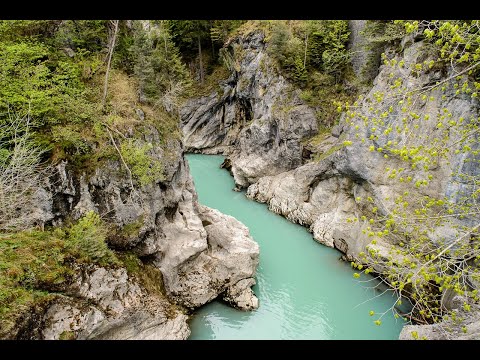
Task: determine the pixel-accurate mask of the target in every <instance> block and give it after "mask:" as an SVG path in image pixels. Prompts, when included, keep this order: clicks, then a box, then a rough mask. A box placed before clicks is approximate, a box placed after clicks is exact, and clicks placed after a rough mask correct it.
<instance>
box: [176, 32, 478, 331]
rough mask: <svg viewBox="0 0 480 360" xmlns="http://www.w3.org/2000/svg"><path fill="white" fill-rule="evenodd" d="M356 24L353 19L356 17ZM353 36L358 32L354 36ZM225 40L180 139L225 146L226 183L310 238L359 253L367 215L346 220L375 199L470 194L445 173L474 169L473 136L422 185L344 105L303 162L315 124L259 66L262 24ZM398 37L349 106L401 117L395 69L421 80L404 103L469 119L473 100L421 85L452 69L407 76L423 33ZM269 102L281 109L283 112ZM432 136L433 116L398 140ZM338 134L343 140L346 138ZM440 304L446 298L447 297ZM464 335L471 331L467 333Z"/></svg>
mask: <svg viewBox="0 0 480 360" xmlns="http://www.w3.org/2000/svg"><path fill="white" fill-rule="evenodd" d="M356 26H357V27H358V26H360V27H361V26H362V24H356ZM357 30H358V29H357ZM357 35H358V34H356V36H357ZM357 38H358V36H357ZM360 41H363V40H362V39H361V38H360ZM233 44H236V45H237V46H239V47H241V48H242V49H243V50H244V51H246V53H245V55H244V56H243V57H242V61H240V63H239V66H238V70H236V71H235V73H234V74H233V75H232V76H231V77H230V78H229V79H228V81H226V82H224V83H223V84H222V87H223V94H218V93H212V94H211V95H210V96H208V97H204V98H197V99H193V100H191V101H190V102H189V103H188V104H187V105H186V106H185V108H184V109H183V112H182V126H183V127H182V129H183V133H184V136H185V138H184V139H185V140H184V141H185V144H186V146H187V148H188V149H189V150H190V151H199V152H204V153H213V152H221V153H224V154H227V155H228V158H229V160H230V161H231V163H230V165H231V171H232V173H233V176H234V178H235V182H236V183H237V184H238V185H239V186H242V187H248V190H247V193H246V195H247V196H248V197H250V198H252V199H254V200H256V201H259V202H264V203H267V204H268V206H269V209H270V210H272V211H274V212H276V213H279V214H281V215H283V216H285V217H286V218H288V219H289V220H291V221H293V222H297V223H299V224H302V225H305V226H307V227H308V228H309V229H310V231H311V232H312V233H313V237H314V238H315V239H316V240H317V241H319V242H321V243H322V244H325V245H327V246H330V247H334V248H336V249H338V250H339V251H340V252H342V253H344V254H345V258H346V259H349V260H355V261H359V258H360V255H359V254H361V253H362V252H366V251H367V250H366V249H367V245H368V244H370V242H371V238H369V237H368V235H367V231H366V229H367V227H368V226H369V224H368V221H367V220H364V221H360V222H351V221H349V219H353V218H361V216H362V215H366V216H367V219H368V216H369V215H370V214H371V212H372V209H373V208H374V207H375V211H376V210H377V209H378V211H379V213H380V214H383V215H385V214H387V213H388V209H389V208H390V209H391V208H392V206H393V201H394V199H396V198H397V197H398V196H402V195H404V194H405V192H406V191H409V196H410V198H411V199H419V198H422V197H423V196H432V197H437V198H443V197H449V198H450V199H451V200H452V201H454V202H455V201H459V200H460V197H461V196H467V197H470V196H471V195H472V193H473V191H475V189H474V187H472V186H471V185H469V184H468V183H467V182H466V181H464V180H462V178H461V177H459V176H457V175H454V174H455V173H456V172H457V171H459V170H461V172H463V173H465V174H467V176H474V177H478V175H479V174H480V169H479V168H478V166H476V165H474V163H475V161H472V159H474V158H475V151H476V150H478V141H477V142H475V143H474V145H472V149H471V151H469V152H466V153H465V152H462V151H459V152H458V154H457V155H455V156H454V157H453V158H452V159H450V161H446V160H443V159H440V158H438V161H437V162H436V163H435V166H432V169H431V174H432V175H433V177H432V179H431V181H432V182H431V183H430V186H428V187H421V186H418V187H412V186H409V185H406V184H405V183H402V182H398V181H394V180H392V179H391V178H390V177H389V176H388V175H389V172H388V169H389V167H393V168H400V167H401V166H402V162H401V160H400V159H397V158H395V156H393V157H392V155H390V156H384V155H385V153H384V152H382V151H371V149H370V145H371V143H370V142H365V141H364V142H362V141H360V140H361V139H362V138H363V139H369V138H370V137H371V135H372V133H374V132H375V129H371V128H368V127H364V128H362V129H361V130H358V128H355V127H354V126H351V125H350V122H349V119H348V117H347V113H343V115H342V117H341V119H340V123H339V124H338V125H337V126H335V127H334V128H333V129H332V132H331V134H327V135H325V136H324V139H323V141H322V142H320V144H319V145H318V146H317V148H316V152H317V155H318V156H316V158H315V160H313V161H307V162H306V163H305V161H302V146H301V143H300V141H301V140H302V139H303V138H305V137H307V136H309V135H312V134H313V133H315V129H316V125H315V121H314V120H315V119H314V116H313V114H312V112H311V109H309V108H308V107H307V106H305V105H303V104H301V101H298V98H297V97H296V96H295V91H290V94H292V95H291V96H290V97H289V96H286V89H288V88H290V87H289V86H287V85H286V82H285V80H284V79H283V78H282V77H281V76H279V75H277V74H275V72H274V71H273V70H272V69H271V67H270V66H268V64H269V59H268V56H267V55H266V54H265V52H264V45H263V43H262V37H261V33H254V34H253V35H252V34H251V35H250V36H249V37H246V38H237V39H235V40H234V42H233ZM230 46H231V45H230ZM357 46H359V45H358V44H357ZM401 46H402V49H401V51H395V50H394V49H387V54H388V56H389V58H390V59H395V61H396V62H397V63H398V62H401V61H402V63H403V64H404V66H403V67H402V68H400V67H397V68H395V69H393V70H392V68H391V67H390V66H387V65H382V66H380V68H379V70H378V75H377V76H376V77H375V79H374V82H373V87H372V88H371V89H370V90H369V91H368V92H367V93H366V94H365V96H364V100H363V101H362V102H361V103H360V104H359V106H358V109H357V110H358V111H359V114H360V115H359V116H362V115H365V114H366V115H369V116H371V115H372V113H371V111H372V110H371V106H372V103H373V102H375V106H376V107H377V108H379V109H382V110H381V111H385V116H384V119H383V121H384V125H385V127H384V128H382V129H387V128H388V127H389V126H390V127H392V128H393V129H396V128H398V127H399V126H403V123H402V116H400V115H401V111H400V107H398V106H395V107H393V110H391V111H390V110H389V107H391V105H392V104H396V103H394V101H395V96H396V93H395V90H394V89H395V87H394V85H393V84H392V80H391V79H398V78H399V79H400V82H401V83H402V84H405V86H406V88H407V89H414V88H422V87H425V88H426V89H427V90H426V91H425V92H424V97H423V99H429V101H428V102H426V101H420V102H417V103H415V104H414V105H413V107H412V108H411V110H412V111H413V112H418V113H420V114H422V116H425V118H428V117H430V118H432V119H436V118H437V116H438V117H439V116H441V113H442V111H444V110H443V109H445V108H448V109H450V111H451V115H449V116H451V117H452V118H453V119H461V118H462V119H469V121H476V119H478V116H479V109H480V107H479V103H478V101H477V100H476V99H473V98H472V97H470V96H467V95H465V94H458V92H456V91H455V89H454V88H453V87H448V88H447V89H446V90H445V91H444V92H442V91H441V90H440V89H439V88H438V87H437V88H435V87H429V86H430V85H431V84H435V83H436V82H437V81H442V80H444V79H446V78H448V77H449V76H452V75H453V74H451V73H448V72H446V73H445V72H442V71H441V70H438V69H435V68H433V69H432V70H431V71H427V72H425V73H423V74H422V75H421V76H412V73H414V72H415V67H416V66H418V65H417V64H418V63H422V62H428V61H429V60H430V58H429V56H430V55H429V52H428V47H427V46H426V44H425V42H424V41H421V40H420V39H416V38H412V37H411V36H410V37H409V38H407V39H405V41H403V42H402V44H401ZM353 47H355V46H353ZM397 50H398V49H397ZM357 60H358V61H357V65H358V66H357V68H358V69H360V68H361V66H362V64H364V62H365V61H364V60H365V59H364V58H360V59H357ZM262 63H263V65H262ZM358 69H357V70H358ZM290 89H291V88H290ZM378 94H383V97H381V98H379V97H378ZM274 105H275V106H274ZM194 109H196V111H194ZM278 109H287V110H286V111H285V110H284V111H283V112H282V111H278ZM467 123H468V122H467ZM388 134H389V133H388V132H387V135H388ZM396 136H397V135H396V134H395V132H393V133H392V134H391V135H388V136H384V137H380V138H378V139H375V140H374V142H373V145H374V149H377V148H380V149H382V148H383V149H385V148H387V147H388V142H389V141H390V142H392V141H395V140H398V139H397V138H396ZM438 137H439V130H438V126H437V122H436V121H430V122H428V121H425V122H424V123H423V124H422V126H421V127H418V128H416V129H415V131H414V136H409V137H405V138H403V139H402V141H403V142H404V143H405V144H406V145H407V146H418V145H420V144H422V142H424V143H425V142H426V143H428V142H430V141H432V139H435V138H438ZM447 139H448V140H447V142H446V143H445V144H443V145H442V146H445V147H452V148H455V146H457V147H458V146H459V137H458V134H457V135H455V134H454V132H452V133H451V135H450V136H449V137H447ZM346 140H348V141H347V143H348V142H350V141H351V142H352V143H351V144H348V145H345V143H344V142H345V141H346ZM459 150H461V149H460V148H459ZM226 165H228V164H226ZM404 176H405V177H409V178H411V179H413V183H415V181H417V180H420V179H423V178H424V177H425V174H424V173H423V172H422V170H421V169H412V168H410V169H407V170H406V171H405V173H404ZM367 198H369V199H371V204H365V203H361V202H360V201H359V200H358V199H367ZM474 220H475V219H472V218H468V216H467V217H466V218H463V217H462V218H457V219H452V221H451V223H450V224H449V225H448V226H446V227H444V228H442V229H439V230H438V231H435V232H433V233H429V235H428V236H429V239H430V241H431V242H432V243H433V244H436V243H438V242H439V241H441V240H444V241H452V240H453V239H455V238H456V237H459V236H461V235H462V234H463V233H462V231H461V230H459V229H460V228H461V226H462V225H469V224H471V223H472V221H474ZM477 220H478V219H477ZM398 242H399V240H398V239H396V237H395V236H390V237H386V238H382V239H380V240H378V241H377V243H376V244H370V245H369V246H370V248H371V249H373V250H374V251H376V252H377V253H378V254H379V256H380V257H385V258H387V254H388V252H389V251H390V250H392V249H395V246H397V244H398ZM374 270H376V271H378V272H381V271H383V270H384V268H382V267H381V265H377V267H376V268H375V269H374ZM452 301H453V300H452ZM445 305H446V306H447V307H448V306H451V302H450V304H445ZM472 316H473V317H472V319H471V321H470V325H468V326H469V327H471V329H473V330H475V329H477V325H476V324H477V323H478V319H477V318H475V316H476V315H472ZM445 326H447V327H448V324H447V325H445V324H441V325H438V326H437V325H436V326H434V327H432V331H433V332H435V331H437V330H435V329H437V327H438V331H439V332H442V331H443V330H442V329H444V328H445ZM405 331H410V329H409V328H408V329H407V330H405ZM422 331H423V330H422ZM425 331H430V330H425ZM475 331H477V330H475ZM418 332H419V333H420V331H418ZM456 334H457V335H448V336H447V335H442V336H443V338H450V337H452V336H453V337H459V336H458V334H459V333H458V332H457V333H456ZM473 336H475V335H473ZM433 337H434V338H439V337H441V336H440V335H435V336H433ZM463 337H465V336H463ZM401 338H405V336H404V335H402V336H401ZM465 338H472V335H467V336H466V337H465Z"/></svg>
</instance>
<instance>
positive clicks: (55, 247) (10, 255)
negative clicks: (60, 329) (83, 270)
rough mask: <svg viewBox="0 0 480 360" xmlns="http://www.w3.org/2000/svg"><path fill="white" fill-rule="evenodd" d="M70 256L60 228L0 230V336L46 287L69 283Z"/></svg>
mask: <svg viewBox="0 0 480 360" xmlns="http://www.w3.org/2000/svg"><path fill="white" fill-rule="evenodd" d="M72 258H73V256H72V254H70V253H69V251H68V249H66V244H65V240H64V233H63V232H62V231H61V230H56V231H44V232H43V231H37V230H32V231H24V232H19V233H14V234H0V329H1V330H0V338H1V337H4V336H6V334H8V332H9V331H10V330H11V329H12V328H13V327H14V325H15V323H16V321H17V320H18V319H20V318H21V316H22V314H23V313H25V312H27V311H28V310H29V309H30V307H31V306H33V305H34V304H35V303H37V302H39V301H41V300H42V299H45V298H47V297H49V296H50V294H49V291H57V290H60V289H61V288H62V287H63V286H64V285H65V284H66V283H68V281H69V279H70V278H71V276H72V275H73V272H72V270H71V268H70V267H69V266H68V265H67V263H68V261H69V260H71V259H72Z"/></svg>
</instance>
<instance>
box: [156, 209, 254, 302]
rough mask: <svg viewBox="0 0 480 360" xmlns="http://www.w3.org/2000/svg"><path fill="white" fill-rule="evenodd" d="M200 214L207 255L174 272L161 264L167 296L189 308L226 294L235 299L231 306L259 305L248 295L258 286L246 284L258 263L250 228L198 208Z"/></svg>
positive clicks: (185, 263) (251, 283)
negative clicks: (204, 231)
mask: <svg viewBox="0 0 480 360" xmlns="http://www.w3.org/2000/svg"><path fill="white" fill-rule="evenodd" d="M198 214H199V218H200V220H201V223H203V226H204V228H205V230H206V236H205V248H206V251H203V252H199V254H198V255H196V256H191V257H190V258H189V259H188V260H185V261H183V262H181V263H179V265H178V266H177V267H176V268H175V269H172V270H174V271H172V270H170V271H169V270H167V269H166V268H165V263H164V261H163V260H158V266H159V267H160V269H162V272H163V274H164V277H165V287H166V289H167V292H168V293H169V294H170V296H171V297H173V298H174V299H176V300H177V301H178V302H180V303H181V304H182V305H185V306H187V307H190V308H195V307H198V306H200V305H203V304H205V303H207V302H209V301H211V300H213V299H215V298H216V297H217V296H218V295H220V294H222V293H224V292H225V291H227V290H228V293H229V294H230V295H232V296H230V297H229V299H230V302H231V303H232V304H234V305H235V306H236V307H239V308H248V306H252V307H254V306H255V305H258V301H255V296H254V295H253V294H252V293H249V292H248V291H249V289H250V286H253V285H254V284H255V282H254V281H244V280H245V279H247V280H248V279H252V280H253V277H254V276H255V272H256V268H257V266H258V261H259V260H258V256H259V247H258V244H257V243H256V242H255V241H254V240H253V239H252V238H251V236H250V234H249V231H248V228H247V227H246V226H245V225H243V224H242V223H240V222H239V221H238V220H236V219H235V218H233V217H231V216H228V215H224V214H222V213H220V212H219V211H218V210H215V209H211V208H208V207H206V206H202V205H198ZM242 293H243V294H242ZM237 301H238V303H237Z"/></svg>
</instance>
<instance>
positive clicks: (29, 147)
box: [0, 113, 51, 231]
mask: <svg viewBox="0 0 480 360" xmlns="http://www.w3.org/2000/svg"><path fill="white" fill-rule="evenodd" d="M31 128H32V119H31V118H30V116H29V115H26V116H23V117H20V116H18V115H13V114H11V113H10V114H9V118H8V120H6V121H5V122H4V123H3V124H0V231H18V230H22V229H25V228H28V227H29V226H32V223H31V221H30V220H31V219H29V218H28V212H29V211H31V210H32V209H34V208H35V207H34V203H35V202H34V196H35V192H36V191H37V189H38V188H39V186H40V184H41V182H42V181H43V179H44V178H45V177H46V176H47V175H48V174H49V172H50V170H51V169H50V167H49V166H46V165H45V164H42V162H41V159H42V155H43V154H44V153H45V149H42V148H41V147H40V146H38V145H36V144H35V143H34V141H33V139H32V135H33V133H32V131H31ZM39 225H43V224H39Z"/></svg>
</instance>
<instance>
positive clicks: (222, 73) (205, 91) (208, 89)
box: [189, 65, 230, 97]
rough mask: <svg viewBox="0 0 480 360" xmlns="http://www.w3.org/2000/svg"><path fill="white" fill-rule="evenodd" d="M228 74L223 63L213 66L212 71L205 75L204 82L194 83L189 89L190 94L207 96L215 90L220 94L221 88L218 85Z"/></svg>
mask: <svg viewBox="0 0 480 360" xmlns="http://www.w3.org/2000/svg"><path fill="white" fill-rule="evenodd" d="M229 76H230V71H229V70H228V69H227V68H226V67H225V66H224V65H218V66H215V67H214V68H213V71H212V72H211V73H210V74H208V75H207V76H205V81H204V84H203V85H202V84H200V83H197V82H196V83H194V85H193V86H192V88H191V89H190V90H189V95H190V96H195V97H197V96H208V95H210V94H211V93H212V92H214V91H216V92H217V93H218V94H220V95H221V94H222V91H223V90H222V88H221V87H220V81H222V80H226V79H227V78H228V77H229Z"/></svg>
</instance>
